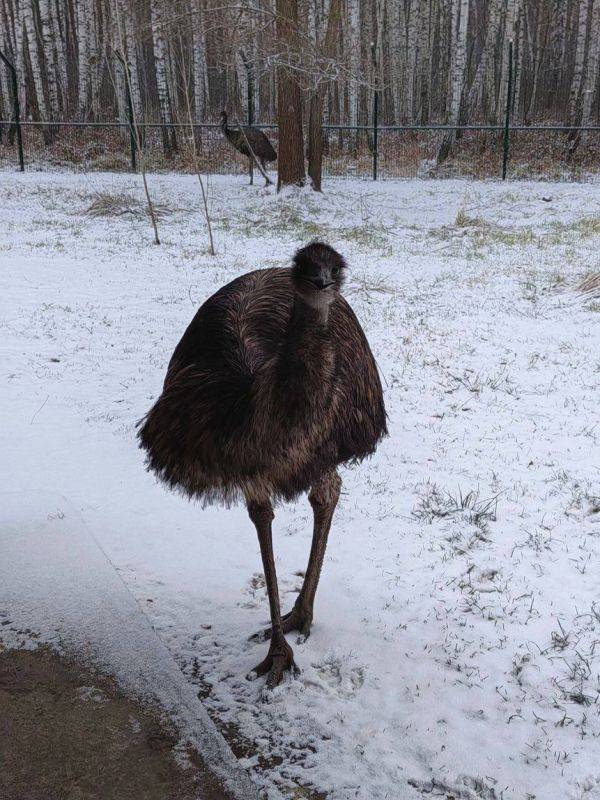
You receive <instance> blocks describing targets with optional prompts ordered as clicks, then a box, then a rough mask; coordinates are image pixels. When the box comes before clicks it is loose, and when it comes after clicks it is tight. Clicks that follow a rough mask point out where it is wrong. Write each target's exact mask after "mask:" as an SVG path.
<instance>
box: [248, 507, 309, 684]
mask: <svg viewBox="0 0 600 800" xmlns="http://www.w3.org/2000/svg"><path fill="white" fill-rule="evenodd" d="M248 514H249V515H250V519H251V520H252V522H253V523H254V525H255V526H256V532H257V533H258V541H259V544H260V554H261V556H262V562H263V569H264V572H265V582H266V584H267V592H268V594H269V608H270V610H271V644H270V645H269V652H268V653H267V657H266V658H265V659H264V660H263V661H261V662H260V664H258V665H257V666H256V667H254V669H253V670H252V672H253V673H254V674H255V675H257V676H259V675H265V674H267V673H268V676H267V683H266V687H267V689H273V688H274V687H275V686H277V684H278V683H279V682H280V681H281V679H282V677H283V672H284V670H286V669H292V670H294V671H296V670H297V667H296V664H295V663H294V653H293V650H292V648H291V647H290V646H289V644H288V643H287V642H286V640H285V636H284V635H283V628H282V624H281V610H280V608H279V591H278V589H277V574H276V572H275V559H274V558H273V535H272V530H271V523H272V521H273V517H274V514H273V506H272V505H271V503H270V502H269V501H268V500H267V501H266V502H261V503H259V502H255V501H249V502H248Z"/></svg>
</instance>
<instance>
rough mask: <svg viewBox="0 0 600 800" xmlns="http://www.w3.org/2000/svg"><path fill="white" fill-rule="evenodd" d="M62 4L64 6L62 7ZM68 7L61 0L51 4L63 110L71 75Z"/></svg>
mask: <svg viewBox="0 0 600 800" xmlns="http://www.w3.org/2000/svg"><path fill="white" fill-rule="evenodd" d="M61 6H62V7H61ZM66 19H67V9H66V8H65V7H64V3H62V2H61V0H54V2H53V4H52V5H51V23H52V30H53V36H54V41H55V42H56V71H57V75H58V78H57V82H58V94H59V98H60V104H61V108H62V110H63V112H65V111H66V109H67V106H68V93H69V77H68V72H67V46H66V45H67V32H66Z"/></svg>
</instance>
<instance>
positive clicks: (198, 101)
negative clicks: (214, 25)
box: [191, 0, 208, 122]
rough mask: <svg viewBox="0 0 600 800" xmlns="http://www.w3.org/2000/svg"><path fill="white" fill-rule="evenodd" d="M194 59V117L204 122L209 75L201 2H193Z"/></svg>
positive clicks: (194, 0)
mask: <svg viewBox="0 0 600 800" xmlns="http://www.w3.org/2000/svg"><path fill="white" fill-rule="evenodd" d="M191 11H192V58H193V63H194V71H193V74H194V116H195V118H196V119H195V121H196V122H202V120H203V119H204V115H205V112H206V107H207V105H208V75H207V68H206V43H205V38H204V16H203V12H202V2H201V0H191Z"/></svg>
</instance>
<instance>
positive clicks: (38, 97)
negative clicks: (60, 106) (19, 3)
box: [22, 0, 48, 120]
mask: <svg viewBox="0 0 600 800" xmlns="http://www.w3.org/2000/svg"><path fill="white" fill-rule="evenodd" d="M33 2H34V0H25V2H24V3H23V17H22V19H23V28H24V32H25V38H26V40H27V50H28V53H29V65H30V67H31V76H32V78H33V89H34V92H35V101H36V105H37V109H38V114H39V118H40V119H41V120H47V119H48V109H47V107H46V98H45V97H44V81H43V78H42V69H41V64H40V60H39V57H38V43H37V35H36V30H35V21H34V18H33V13H34V9H33Z"/></svg>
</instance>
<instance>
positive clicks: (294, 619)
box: [250, 602, 312, 644]
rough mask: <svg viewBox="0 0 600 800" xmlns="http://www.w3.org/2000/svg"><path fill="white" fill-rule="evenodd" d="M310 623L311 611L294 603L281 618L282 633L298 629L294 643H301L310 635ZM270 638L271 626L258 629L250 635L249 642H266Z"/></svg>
mask: <svg viewBox="0 0 600 800" xmlns="http://www.w3.org/2000/svg"><path fill="white" fill-rule="evenodd" d="M311 625H312V611H309V610H308V609H306V608H303V607H302V606H301V605H300V604H299V603H298V602H296V603H295V605H294V607H293V608H292V610H291V611H288V613H287V614H284V615H283V617H282V618H281V627H282V628H283V632H284V633H291V632H292V631H300V636H299V637H298V639H297V640H296V644H302V642H304V641H305V640H306V639H308V637H309V636H310V626H311ZM270 638H271V628H266V629H265V630H264V631H258V633H254V634H253V635H252V636H251V637H250V641H251V642H266V640H267V639H270Z"/></svg>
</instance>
